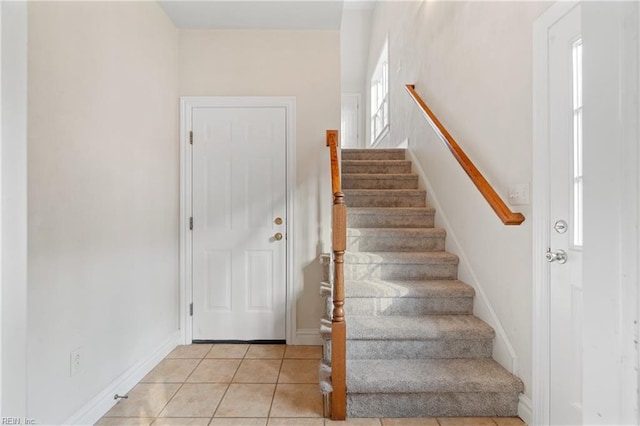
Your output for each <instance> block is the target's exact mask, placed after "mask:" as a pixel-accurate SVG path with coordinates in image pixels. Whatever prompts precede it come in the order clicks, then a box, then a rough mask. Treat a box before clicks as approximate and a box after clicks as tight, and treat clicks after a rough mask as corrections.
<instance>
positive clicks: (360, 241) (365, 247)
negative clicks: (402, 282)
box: [347, 235, 444, 252]
mask: <svg viewBox="0 0 640 426" xmlns="http://www.w3.org/2000/svg"><path fill="white" fill-rule="evenodd" d="M347 250H348V251H404V252H415V251H442V250H444V235H442V236H432V235H426V236H418V237H407V236H398V237H395V238H393V237H373V236H371V237H369V236H366V237H365V236H357V237H356V236H353V237H347Z"/></svg>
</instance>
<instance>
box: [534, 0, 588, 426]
mask: <svg viewBox="0 0 640 426" xmlns="http://www.w3.org/2000/svg"><path fill="white" fill-rule="evenodd" d="M578 4H579V2H578V1H558V2H556V3H554V4H553V5H552V6H551V7H550V8H549V9H547V11H545V12H544V13H543V14H542V15H541V16H540V17H539V18H538V19H537V20H536V21H535V22H534V24H533V210H532V220H533V235H532V237H533V253H534V256H533V259H532V268H533V271H532V278H533V282H532V291H533V294H532V298H533V301H532V303H533V306H532V316H533V318H532V324H533V337H532V338H533V341H532V345H531V346H532V355H531V358H532V366H531V367H532V369H531V371H532V385H531V388H532V408H533V412H532V419H531V423H530V424H532V425H547V424H549V414H550V401H549V397H550V391H549V386H550V383H549V374H550V355H551V354H550V341H549V339H550V330H549V327H550V312H549V263H548V262H546V261H545V260H544V257H543V253H544V252H545V251H546V248H547V247H549V233H548V229H549V222H550V218H549V196H550V191H549V154H550V148H549V118H548V114H549V111H548V106H549V81H548V72H547V70H548V68H547V67H548V57H549V52H548V37H547V36H548V31H549V28H550V27H551V26H552V25H553V24H554V23H555V22H557V21H558V20H559V19H560V18H562V17H563V16H564V15H566V14H567V13H569V12H570V11H571V10H572V9H573V8H574V7H576V6H577V5H578ZM535 254H538V255H535Z"/></svg>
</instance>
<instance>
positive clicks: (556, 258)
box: [544, 249, 567, 264]
mask: <svg viewBox="0 0 640 426" xmlns="http://www.w3.org/2000/svg"><path fill="white" fill-rule="evenodd" d="M544 257H545V259H547V262H549V263H551V262H558V263H560V264H563V263H567V252H565V251H564V250H558V251H555V252H552V251H551V249H548V250H547V254H545V255H544Z"/></svg>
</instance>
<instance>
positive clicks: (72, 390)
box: [3, 2, 178, 424]
mask: <svg viewBox="0 0 640 426" xmlns="http://www.w3.org/2000/svg"><path fill="white" fill-rule="evenodd" d="M28 9H29V10H28V12H29V13H28V19H29V20H28V24H29V33H28V36H29V40H28V85H29V91H28V101H29V110H28V144H29V150H28V166H29V171H28V205H29V207H28V226H29V237H28V244H29V246H28V256H29V257H28V273H29V285H28V307H29V310H28V330H29V335H28V415H29V416H30V417H32V418H34V419H35V420H36V421H37V422H38V423H40V424H43V423H49V424H59V423H60V422H62V421H64V420H65V419H66V418H67V417H68V416H70V415H71V414H73V413H74V412H76V411H77V410H79V409H80V407H82V406H83V404H85V403H87V402H88V401H89V400H90V399H91V398H93V397H94V396H95V395H96V394H98V393H99V392H100V391H102V390H103V389H105V387H107V386H108V385H109V384H110V383H112V382H113V381H114V380H116V378H118V376H119V375H121V374H122V373H123V372H124V371H126V370H127V369H128V368H130V367H131V366H132V365H134V364H135V363H136V362H139V361H140V360H141V359H142V358H144V357H147V356H148V355H149V353H150V352H152V351H153V350H154V349H156V348H157V347H158V345H159V344H160V343H161V342H163V341H164V340H165V339H167V337H168V336H170V335H172V334H173V333H175V332H176V330H177V328H178V310H177V308H178V306H177V294H178V142H177V140H178V139H177V136H178V131H177V119H178V97H177V81H178V76H177V74H178V70H177V58H178V36H177V30H176V29H175V27H174V25H173V24H172V23H171V21H170V20H169V19H168V18H167V17H166V16H165V15H164V13H163V12H162V10H161V9H160V7H159V6H158V5H157V4H156V3H154V2H136V3H133V2H131V3H128V2H100V3H97V2H30V3H29V4H28ZM4 324H5V322H4V319H3V325H4ZM76 348H81V351H82V371H81V372H80V373H79V374H77V375H75V376H74V377H70V352H71V351H72V350H74V349H76Z"/></svg>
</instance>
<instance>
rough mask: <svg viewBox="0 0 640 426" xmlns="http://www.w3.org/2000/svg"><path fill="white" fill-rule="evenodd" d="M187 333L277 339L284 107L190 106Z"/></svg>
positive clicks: (282, 299) (281, 327) (281, 320)
mask: <svg viewBox="0 0 640 426" xmlns="http://www.w3.org/2000/svg"><path fill="white" fill-rule="evenodd" d="M192 130H193V149H192V212H193V235H192V237H193V240H192V241H193V265H192V267H193V270H192V276H193V340H284V339H285V317H286V279H285V273H286V233H285V229H286V225H285V224H286V220H287V218H286V216H285V214H286V194H287V193H286V143H287V134H286V130H287V126H286V109H285V108H284V107H197V108H194V109H193V111H192Z"/></svg>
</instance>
